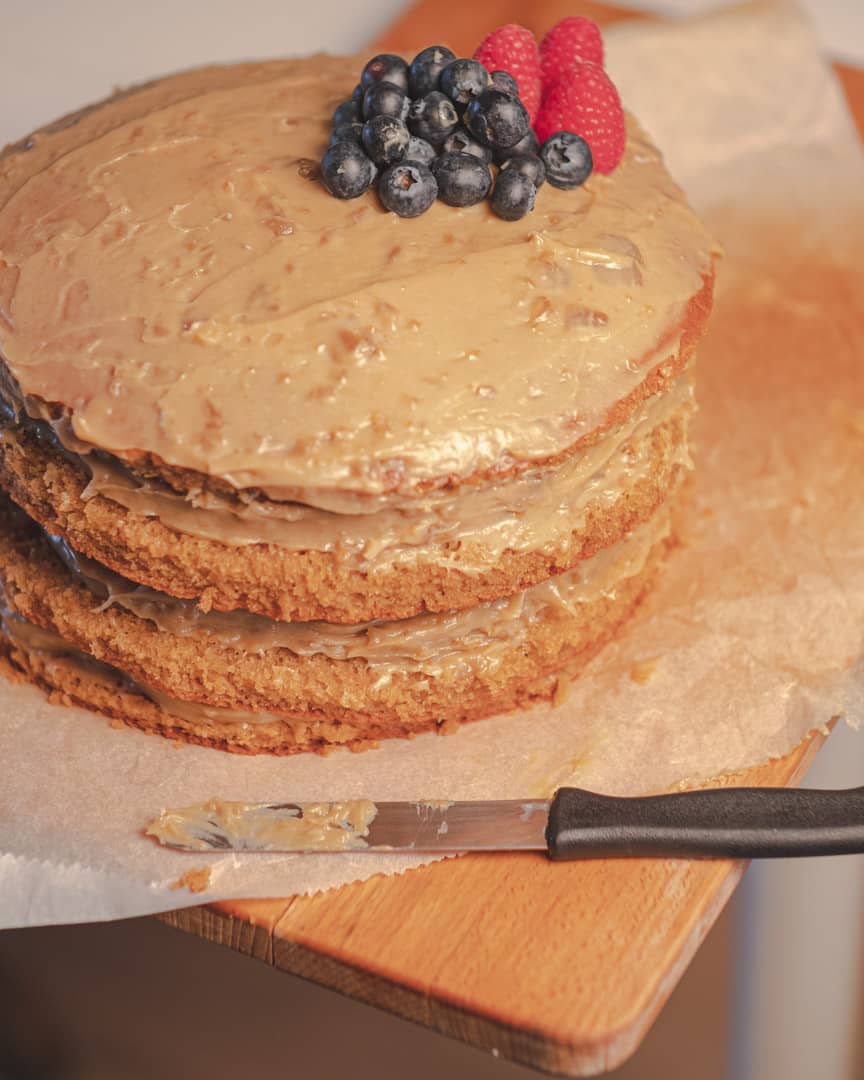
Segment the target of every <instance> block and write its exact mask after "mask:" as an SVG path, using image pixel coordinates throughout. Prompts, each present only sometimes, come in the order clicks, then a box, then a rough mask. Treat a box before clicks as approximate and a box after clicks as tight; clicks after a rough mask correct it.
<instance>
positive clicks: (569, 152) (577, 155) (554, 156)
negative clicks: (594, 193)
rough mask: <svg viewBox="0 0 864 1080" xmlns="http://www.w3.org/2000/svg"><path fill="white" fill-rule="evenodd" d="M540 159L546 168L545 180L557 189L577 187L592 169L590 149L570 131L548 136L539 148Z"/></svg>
mask: <svg viewBox="0 0 864 1080" xmlns="http://www.w3.org/2000/svg"><path fill="white" fill-rule="evenodd" d="M540 158H541V160H542V162H543V164H544V165H545V166H546V179H547V180H548V181H549V183H550V184H551V185H552V186H553V187H557V188H565V189H567V188H575V187H579V185H580V184H584V183H585V181H586V180H587V179H588V177H589V176H590V175H591V170H592V168H593V163H592V159H591V147H590V146H589V145H588V143H587V142H585V140H584V139H583V138H582V137H581V136H580V135H574V134H573V133H572V132H571V131H559V132H558V133H557V134H555V135H552V136H550V137H549V138H548V139H547V140H546V142H545V143H543V146H542V147H541V148H540Z"/></svg>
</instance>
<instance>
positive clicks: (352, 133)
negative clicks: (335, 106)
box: [327, 122, 363, 146]
mask: <svg viewBox="0 0 864 1080" xmlns="http://www.w3.org/2000/svg"><path fill="white" fill-rule="evenodd" d="M337 142H353V143H356V144H357V145H358V146H362V144H363V125H362V124H361V123H356V122H355V123H351V124H340V125H339V127H337V128H334V129H333V134H332V135H331V136H330V142H329V143H328V144H327V145H328V146H333V144H334V143H337Z"/></svg>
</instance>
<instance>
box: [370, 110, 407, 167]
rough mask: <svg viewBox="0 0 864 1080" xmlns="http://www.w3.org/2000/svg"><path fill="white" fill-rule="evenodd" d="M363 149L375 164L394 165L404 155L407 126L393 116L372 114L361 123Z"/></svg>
mask: <svg viewBox="0 0 864 1080" xmlns="http://www.w3.org/2000/svg"><path fill="white" fill-rule="evenodd" d="M363 149H364V150H365V151H366V153H367V154H368V155H369V157H370V158H371V159H372V160H373V161H374V162H375V164H376V165H381V166H386V165H394V164H395V163H396V162H397V161H401V160H402V158H404V157H405V151H406V150H407V149H408V128H407V127H405V125H404V124H403V123H402V121H401V120H399V119H398V117H395V116H373V117H372V119H371V120H367V121H366V123H365V124H364V125H363Z"/></svg>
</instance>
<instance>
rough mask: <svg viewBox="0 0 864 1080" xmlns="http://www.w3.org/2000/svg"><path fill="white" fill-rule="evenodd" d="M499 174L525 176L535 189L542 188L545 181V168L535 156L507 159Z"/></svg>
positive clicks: (517, 156)
mask: <svg viewBox="0 0 864 1080" xmlns="http://www.w3.org/2000/svg"><path fill="white" fill-rule="evenodd" d="M501 172H502V173H505V172H518V173H521V175H522V176H527V177H528V179H529V180H530V181H531V183H532V184H533V185H534V187H535V188H539V187H542V186H543V182H544V180H545V179H546V166H545V165H544V164H543V161H542V160H541V159H540V158H539V157H537V155H536V154H516V155H515V156H514V157H510V158H507V160H506V161H505V162H504V163H503V164H502V166H501Z"/></svg>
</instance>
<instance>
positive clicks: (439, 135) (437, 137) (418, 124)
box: [408, 90, 459, 146]
mask: <svg viewBox="0 0 864 1080" xmlns="http://www.w3.org/2000/svg"><path fill="white" fill-rule="evenodd" d="M458 124H459V114H458V113H457V112H456V106H455V105H454V104H453V102H452V101H451V100H450V98H449V97H447V96H446V94H442V93H441V91H440V90H433V91H432V93H431V94H427V95H426V97H422V98H416V99H415V100H414V101H412V102H411V105H410V108H409V109H408V127H409V128H410V129H411V132H412V133H413V134H414V135H417V136H418V137H419V138H421V139H425V140H426V142H429V143H432V145H433V146H438V145H439V144H440V143H442V142H444V140H445V139H446V138H447V136H448V135H449V134H450V132H451V131H453V130H455V128H456V127H457V126H458Z"/></svg>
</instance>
